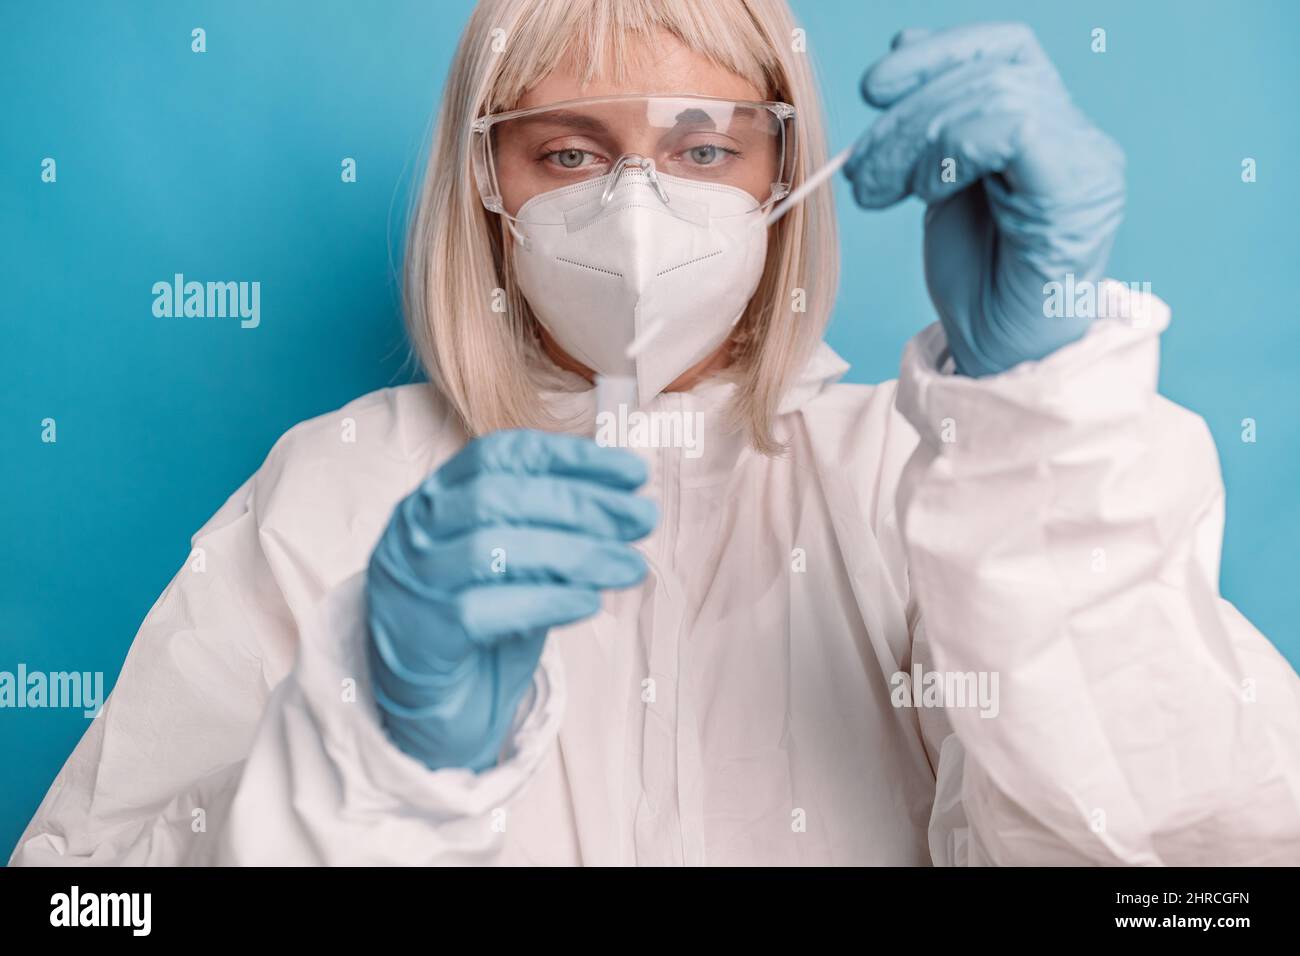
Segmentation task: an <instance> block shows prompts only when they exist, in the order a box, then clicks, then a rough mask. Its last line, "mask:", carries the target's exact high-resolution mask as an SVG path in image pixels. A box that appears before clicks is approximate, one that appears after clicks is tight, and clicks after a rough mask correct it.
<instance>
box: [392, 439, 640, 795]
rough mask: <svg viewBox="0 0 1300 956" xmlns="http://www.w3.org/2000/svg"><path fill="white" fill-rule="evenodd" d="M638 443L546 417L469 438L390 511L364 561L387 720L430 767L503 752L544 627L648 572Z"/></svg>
mask: <svg viewBox="0 0 1300 956" xmlns="http://www.w3.org/2000/svg"><path fill="white" fill-rule="evenodd" d="M645 479H646V467H645V464H644V463H643V462H642V461H641V459H639V458H638V457H637V456H636V455H634V454H632V453H631V452H629V451H626V450H623V449H618V448H604V447H601V446H599V445H597V444H596V443H595V442H593V441H591V440H590V439H584V438H576V437H574V436H571V435H557V434H548V433H546V432H540V431H509V432H497V433H494V434H491V435H487V436H484V437H482V438H478V439H475V440H473V441H471V442H469V444H467V445H466V446H465V447H464V448H463V449H462V450H461V451H460V452H459V453H458V454H457V455H456V456H455V457H453V458H452V459H451V460H449V461H448V462H447V463H446V464H444V465H443V466H442V467H441V468H439V469H438V471H437V472H435V473H434V474H433V475H432V476H431V477H430V478H428V479H427V480H426V481H425V482H424V483H423V484H421V485H420V487H419V488H417V489H416V490H415V491H414V492H413V493H412V494H411V495H410V496H409V497H407V498H406V499H405V500H404V501H402V502H401V504H399V505H398V506H397V508H396V509H395V511H394V513H393V517H392V520H391V521H390V523H389V525H388V528H387V530H386V531H385V532H384V534H383V536H382V537H381V538H380V541H379V544H378V545H377V546H376V547H375V551H374V554H373V555H372V556H371V559H370V569H369V576H368V579H367V595H368V598H369V611H368V614H369V625H370V636H369V641H368V642H367V652H368V656H369V660H370V667H371V672H372V675H373V683H374V689H375V698H376V701H377V703H378V705H379V708H380V713H381V716H382V719H383V723H384V727H385V729H386V730H387V732H388V735H389V737H390V738H391V739H392V740H393V742H394V743H396V744H397V746H398V747H399V748H401V749H402V750H403V751H404V752H405V753H407V754H409V755H411V756H412V757H415V758H416V759H418V760H420V761H422V762H423V763H424V764H425V765H426V766H428V767H429V768H430V769H434V770H436V769H438V768H440V767H468V768H470V769H472V770H476V771H481V770H485V769H487V768H488V767H491V766H493V765H494V764H495V763H496V760H497V754H498V753H499V751H500V749H501V745H502V743H503V742H504V739H505V735H506V733H507V732H508V731H509V729H510V724H511V722H512V720H513V718H514V715H515V711H516V710H517V708H518V706H519V702H520V701H521V700H522V699H523V696H524V693H525V691H527V689H528V687H529V685H530V684H531V682H532V676H533V670H534V668H535V667H536V666H537V661H538V659H539V658H540V656H541V653H542V646H543V644H544V642H545V640H546V634H547V631H548V629H549V628H552V627H557V626H559V625H562V624H568V623H571V622H573V621H577V620H580V619H582V618H584V617H588V616H590V615H592V614H594V613H595V612H596V611H597V610H598V609H599V608H600V589H601V588H625V587H630V586H631V585H634V584H636V583H637V582H639V581H641V580H642V578H644V577H645V573H646V564H645V559H644V558H643V557H642V556H641V555H640V554H639V553H638V552H637V551H636V550H635V549H633V548H632V547H631V546H630V545H629V544H628V542H630V541H634V540H636V539H638V538H641V537H644V536H645V535H646V534H648V533H649V532H650V531H651V529H653V527H654V525H655V523H656V521H657V520H658V509H657V508H656V506H655V504H654V502H653V501H651V500H650V499H648V498H644V497H640V496H637V495H634V494H633V492H634V491H635V489H636V488H638V487H640V485H641V484H642V483H643V482H644V481H645Z"/></svg>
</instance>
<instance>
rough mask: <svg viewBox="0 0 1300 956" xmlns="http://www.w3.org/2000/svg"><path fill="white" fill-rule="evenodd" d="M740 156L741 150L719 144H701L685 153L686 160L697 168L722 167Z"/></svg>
mask: <svg viewBox="0 0 1300 956" xmlns="http://www.w3.org/2000/svg"><path fill="white" fill-rule="evenodd" d="M739 155H740V151H739V150H737V149H731V148H729V147H726V146H722V145H720V144H718V143H701V144H699V145H697V146H692V147H690V148H689V149H687V150H686V152H685V157H686V160H687V161H688V162H689V163H691V164H692V165H695V166H720V165H722V164H723V163H725V162H728V161H730V160H731V159H734V158H735V157H737V156H739Z"/></svg>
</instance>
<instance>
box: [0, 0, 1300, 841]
mask: <svg viewBox="0 0 1300 956" xmlns="http://www.w3.org/2000/svg"><path fill="white" fill-rule="evenodd" d="M1082 6H1084V5H1082V4H1065V3H1059V4H1043V3H1041V2H1030V0H1022V2H1013V0H1000V2H992V0H989V2H980V3H970V2H964V3H963V2H955V0H942V2H940V0H930V2H917V0H906V2H902V0H898V2H873V3H869V4H864V3H862V2H861V0H817V2H813V0H803V2H796V3H795V7H796V12H797V14H798V15H799V16H800V17H801V19H802V21H803V24H804V26H805V27H806V29H807V31H808V40H809V49H810V52H811V53H812V55H813V56H814V57H815V58H816V60H817V62H818V65H819V72H820V75H821V77H822V81H823V89H824V92H825V95H826V97H827V110H828V113H829V116H830V121H831V122H830V128H831V131H832V143H831V146H832V148H833V149H834V148H838V147H839V146H840V145H843V144H847V143H848V142H849V141H850V140H851V139H853V138H855V137H856V136H857V134H858V133H859V132H860V131H861V130H862V129H863V128H865V126H866V125H867V124H868V122H869V121H870V119H871V118H872V117H873V116H874V115H875V114H874V113H873V112H872V111H871V110H869V109H868V108H866V107H865V106H864V105H862V103H861V102H860V100H859V99H858V95H857V84H858V79H859V76H860V75H861V72H862V70H863V69H864V68H865V67H866V66H867V65H868V64H869V63H870V62H871V61H872V60H874V59H875V58H876V57H878V56H879V55H881V54H882V53H883V52H884V50H885V49H886V47H887V44H888V41H889V38H890V37H891V36H892V35H893V33H894V32H895V31H896V30H897V29H898V28H899V27H902V26H906V25H917V26H929V27H940V26H945V25H952V24H955V23H958V22H963V21H968V20H972V19H1019V20H1024V21H1026V22H1028V23H1030V24H1031V25H1032V26H1033V27H1034V28H1035V30H1036V31H1037V32H1038V35H1039V38H1040V40H1041V41H1042V43H1043V45H1044V47H1045V48H1046V50H1047V51H1048V53H1049V55H1050V56H1051V57H1052V58H1053V59H1054V60H1055V61H1056V63H1057V65H1058V67H1059V68H1060V70H1061V73H1062V74H1063V76H1064V77H1065V80H1066V82H1067V84H1068V85H1069V86H1070V88H1071V89H1072V91H1073V93H1074V95H1075V98H1076V100H1077V101H1078V102H1079V104H1080V105H1081V106H1082V107H1083V108H1084V110H1085V111H1086V112H1088V113H1089V114H1090V115H1091V116H1092V117H1093V118H1094V119H1095V120H1096V121H1097V122H1098V124H1099V125H1101V126H1102V127H1103V128H1105V129H1106V130H1107V131H1108V132H1110V133H1111V134H1112V135H1113V136H1114V137H1115V138H1116V139H1117V140H1118V141H1119V142H1120V143H1121V144H1123V145H1124V147H1125V148H1126V150H1127V152H1128V156H1129V178H1130V202H1129V210H1128V217H1127V222H1126V224H1125V227H1124V230H1123V232H1122V233H1121V235H1120V238H1119V241H1118V244H1117V246H1116V249H1115V253H1114V256H1113V258H1112V262H1111V268H1110V270H1109V272H1110V274H1111V275H1112V276H1114V277H1116V278H1119V279H1121V280H1124V281H1149V282H1151V283H1152V285H1153V288H1154V290H1155V292H1156V293H1157V294H1158V295H1160V296H1161V297H1163V298H1164V299H1165V300H1166V301H1167V302H1169V303H1170V304H1171V305H1172V307H1173V309H1174V316H1175V321H1174V325H1173V327H1172V329H1171V331H1170V332H1169V333H1168V334H1167V335H1166V336H1165V341H1164V365H1163V370H1162V373H1161V388H1162V390H1163V391H1164V392H1165V393H1166V394H1167V395H1169V396H1170V397H1172V398H1174V399H1175V400H1177V401H1179V402H1181V403H1183V404H1185V405H1188V406H1190V407H1192V408H1194V409H1195V410H1197V411H1198V412H1200V413H1201V414H1202V415H1204V416H1205V417H1206V419H1207V420H1208V422H1209V424H1210V427H1211V428H1212V430H1213V432H1214V436H1215V438H1216V440H1217V442H1218V446H1219V452H1220V455H1221V457H1222V460H1223V469H1224V474H1225V478H1226V481H1227V485H1228V490H1229V498H1228V528H1227V536H1226V541H1225V555H1224V567H1223V591H1224V593H1225V594H1226V595H1227V596H1228V597H1229V598H1230V599H1231V600H1233V601H1234V602H1236V603H1237V604H1238V606H1240V607H1241V608H1242V609H1243V610H1244V611H1245V612H1246V614H1247V615H1248V616H1249V617H1251V618H1252V619H1253V620H1254V621H1255V622H1256V624H1258V625H1259V626H1260V628H1261V629H1262V630H1263V631H1264V632H1265V633H1266V634H1268V635H1269V636H1270V637H1271V638H1272V639H1273V641H1274V642H1275V643H1277V644H1278V645H1279V647H1281V648H1282V650H1283V651H1284V652H1285V653H1286V654H1287V655H1288V656H1289V657H1290V658H1291V660H1292V661H1293V662H1295V661H1297V660H1300V639H1298V638H1297V634H1296V629H1295V626H1294V622H1295V621H1296V620H1297V619H1298V618H1300V587H1296V586H1295V585H1294V584H1293V581H1292V578H1293V574H1294V557H1295V554H1296V549H1295V545H1294V542H1295V541H1296V540H1297V538H1300V511H1298V510H1297V507H1296V504H1295V497H1296V488H1297V486H1298V485H1300V455H1297V449H1298V447H1300V418H1298V416H1297V409H1300V402H1297V388H1296V385H1295V381H1294V372H1293V369H1294V367H1295V360H1296V355H1297V344H1298V342H1297V333H1296V320H1297V314H1296V312H1297V310H1296V299H1295V293H1294V286H1293V285H1292V283H1293V282H1294V280H1295V277H1296V276H1297V275H1298V274H1300V269H1297V265H1298V264H1300V263H1298V262H1297V248H1298V246H1297V243H1296V241H1295V231H1296V229H1297V221H1300V217H1298V216H1297V213H1298V212H1300V204H1298V203H1297V198H1298V197H1297V190H1298V189H1300V176H1298V175H1297V173H1296V171H1295V169H1294V168H1293V164H1294V162H1295V158H1296V157H1297V156H1300V135H1298V133H1297V123H1296V120H1295V117H1296V111H1295V104H1294V96H1295V92H1296V90H1297V88H1300V85H1298V84H1297V82H1296V80H1297V76H1296V72H1297V66H1296V62H1297V60H1296V56H1295V49H1294V46H1295V38H1296V36H1297V35H1300V4H1295V3H1293V2H1289V0H1276V2H1253V3H1250V4H1233V3H1208V2H1200V3H1198V2H1187V0H1177V2H1175V0H1166V2H1145V3H1140V4H1137V3H1133V2H1131V0H1116V2H1094V3H1090V4H1087V5H1086V6H1087V7H1088V10H1087V11H1086V12H1085V11H1083V10H1081V9H1076V8H1077V7H1082ZM469 8H470V4H469V3H468V2H438V3H431V2H428V0H401V2H398V0H386V2H384V3H378V4H362V3H354V2H340V0H332V2H312V3H307V2H300V3H288V2H282V3H264V2H251V0H246V2H229V0H226V2H222V3H219V4H218V3H183V2H181V3H178V2H160V0H159V2H131V3H100V4H95V3H66V2H50V0H43V2H40V3H17V2H6V3H4V5H3V8H2V9H0V90H3V91H4V92H3V96H4V106H3V114H2V115H0V227H2V228H0V243H2V245H0V283H2V284H0V301H2V302H3V312H2V313H0V314H2V316H3V325H2V326H0V336H2V338H0V670H9V671H13V670H14V669H16V667H17V665H18V663H19V662H24V663H26V665H27V666H28V668H29V669H34V670H74V669H75V670H102V671H104V672H105V673H106V677H107V680H108V682H109V683H111V681H112V678H113V675H115V674H116V673H117V670H118V668H119V667H120V666H121V662H122V660H123V658H124V656H125V654H126V650H127V647H128V646H129V644H130V641H131V639H132V636H133V635H134V633H135V630H136V628H137V627H138V625H139V623H140V621H141V620H142V619H143V618H144V616H145V614H146V613H147V611H148V610H149V607H150V606H151V604H152V603H153V601H154V599H155V598H156V597H157V595H158V594H159V593H161V591H162V589H163V587H164V586H165V585H166V583H167V581H168V580H169V579H170V578H171V576H172V575H173V574H174V573H175V572H176V571H177V569H178V568H179V567H180V566H181V564H182V562H183V561H184V560H185V557H186V555H187V553H188V550H189V536H190V535H191V534H192V533H193V532H194V531H195V530H196V529H197V528H198V527H199V526H200V525H201V524H202V523H203V522H204V521H205V520H206V519H207V518H208V517H209V515H211V514H212V512H213V511H215V510H216V508H217V507H218V506H219V505H220V504H221V503H222V502H223V501H224V500H225V498H226V497H227V496H228V495H229V494H230V493H231V492H232V491H234V489H235V488H236V487H238V485H239V484H240V483H241V482H242V481H243V480H244V479H245V478H246V477H247V476H248V475H249V474H250V473H251V472H252V471H253V470H254V469H255V468H257V466H258V465H259V464H260V462H261V461H262V459H263V457H264V456H265V454H266V452H267V451H268V449H269V448H270V446H271V444H272V443H273V442H274V441H275V439H276V438H277V437H278V436H279V435H280V434H281V433H282V432H284V431H285V429H287V428H289V427H290V426H291V425H293V424H294V423H295V422H298V421H300V420H302V419H304V418H307V417H310V416H313V415H317V414H320V413H322V412H325V411H328V410H330V409H333V408H336V407H337V406H339V405H341V404H343V403H344V402H346V401H348V400H349V399H351V398H353V397H355V396H357V395H360V394H362V393H364V392H367V391H370V390H372V389H375V388H379V387H382V386H385V385H389V384H394V383H398V382H402V381H406V380H409V377H410V367H409V366H405V367H404V361H405V358H406V350H405V346H404V341H403V336H402V330H401V324H400V320H399V315H398V305H397V303H398V296H397V288H398V287H397V281H396V280H397V266H398V264H399V263H400V247H401V233H402V224H403V219H404V213H405V209H406V201H407V191H408V189H409V188H410V186H411V184H412V182H413V180H414V179H415V178H416V177H417V176H418V174H419V170H420V164H419V162H418V153H419V150H420V147H421V144H422V142H423V141H424V138H425V136H426V134H427V130H428V127H429V124H430V117H431V113H432V110H433V108H434V107H435V104H436V102H437V96H438V92H439V89H440V86H441V83H442V77H443V73H444V71H445V70H446V67H447V64H448V62H449V59H450V56H451V53H452V50H453V48H454V45H455V42H456V38H457V35H458V33H459V30H460V28H461V26H462V24H463V23H464V21H465V19H466V17H467V16H468V11H469ZM196 26H202V27H204V28H205V29H206V30H207V43H208V50H207V52H206V53H204V54H202V55H198V54H194V53H192V52H191V51H190V30H191V28H193V27H196ZM1094 27H1103V28H1105V29H1106V31H1107V45H1108V50H1107V52H1106V53H1104V54H1095V53H1093V52H1091V50H1090V40H1091V38H1090V33H1091V30H1092V29H1093V28H1094ZM46 156H50V157H54V158H55V159H56V160H57V162H58V182H57V184H54V185H49V184H45V183H42V182H41V181H40V164H41V161H42V159H43V158H44V157H46ZM345 156H351V157H354V158H355V159H356V160H357V164H358V181H357V182H356V183H354V184H344V183H342V182H341V181H340V177H339V172H340V166H339V164H340V161H341V159H342V158H343V157H345ZM1246 156H1250V157H1254V158H1255V159H1256V160H1257V161H1258V177H1259V178H1258V182H1256V183H1254V184H1249V185H1247V184H1243V183H1242V182H1241V178H1240V172H1241V160H1242V158H1243V157H1246ZM835 189H836V192H837V197H838V201H839V204H840V206H841V209H842V220H841V228H842V236H843V250H844V260H845V274H844V279H843V282H842V286H841V293H840V299H839V305H838V308H837V310H836V313H835V318H834V322H833V324H832V326H831V331H830V341H831V344H832V345H833V346H834V347H835V348H836V349H837V350H839V351H840V353H841V354H842V355H844V356H845V357H846V358H847V359H849V360H850V361H851V362H852V363H853V371H852V373H851V376H850V377H851V379H852V380H854V381H861V382H869V381H878V380H880V379H884V378H890V377H893V376H894V375H895V374H896V372H897V367H898V360H899V355H900V352H901V349H902V346H903V343H904V342H905V340H906V339H907V338H908V337H910V336H911V335H912V334H913V333H914V332H915V331H916V330H917V329H918V328H920V327H921V326H922V325H924V324H927V323H928V322H930V321H931V307H930V304H929V302H928V300H927V298H926V293H925V289H924V285H923V281H922V275H921V256H920V243H921V209H920V207H919V206H918V205H916V204H915V203H908V204H906V205H904V206H902V207H899V208H896V209H893V210H890V211H888V212H885V213H875V214H867V213H863V212H860V211H858V210H857V209H855V208H854V207H853V206H852V203H851V201H850V199H849V197H848V194H847V191H846V189H845V187H844V185H843V183H842V182H841V181H839V180H838V179H837V180H836V185H835ZM175 272H183V273H185V274H186V275H187V276H188V277H191V278H194V279H198V280H202V281H206V280H248V281H251V280H259V281H260V282H261V283H262V322H261V326H260V328H257V329H250V330H243V329H240V328H239V325H238V322H237V321H235V320H197V319H189V320H185V319H179V320H178V319H157V318H154V316H153V315H152V311H151V308H152V303H153V297H152V294H151V292H150V287H151V286H152V284H153V283H154V282H155V281H158V280H166V281H170V278H171V276H172V274H173V273H175ZM47 416H50V417H53V418H55V419H57V422H58V443H57V444H54V445H48V444H43V443H42V442H41V441H40V422H41V420H42V419H43V418H45V417H47ZM1247 416H1249V417H1253V418H1255V419H1256V420H1257V421H1258V429H1259V431H1258V442H1257V443H1255V444H1244V443H1243V442H1242V441H1241V437H1240V422H1241V419H1242V418H1245V417H1247ZM86 726H87V722H86V721H85V719H84V718H82V717H81V715H80V711H79V710H76V711H74V710H44V711H31V710H24V711H12V710H9V711H0V757H2V759H0V772H2V773H3V776H4V780H5V784H4V786H3V787H0V852H3V853H4V854H5V855H6V856H7V854H8V851H9V848H10V847H11V846H12V845H13V843H14V842H15V841H16V840H17V837H18V835H19V833H20V832H21V830H22V828H23V826H24V825H25V823H26V821H27V819H28V818H29V816H30V815H31V813H32V812H33V811H34V809H35V807H36V804H37V803H38V802H39V800H40V797H41V796H42V794H43V793H44V791H45V789H46V788H47V786H48V785H49V782H50V780H51V779H52V778H53V776H54V774H55V773H56V772H57V770H58V768H59V766H60V765H61V763H62V762H63V760H64V759H65V757H66V756H67V754H68V752H69V751H70V750H71V748H72V747H73V745H74V744H75V743H76V741H77V739H78V738H79V737H80V735H81V734H82V733H83V732H84V731H85V729H86Z"/></svg>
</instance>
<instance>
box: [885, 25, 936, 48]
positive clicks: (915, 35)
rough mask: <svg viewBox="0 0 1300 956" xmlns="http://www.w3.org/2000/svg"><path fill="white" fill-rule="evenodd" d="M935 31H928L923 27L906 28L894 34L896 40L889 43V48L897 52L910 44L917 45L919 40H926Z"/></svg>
mask: <svg viewBox="0 0 1300 956" xmlns="http://www.w3.org/2000/svg"><path fill="white" fill-rule="evenodd" d="M931 33H933V31H931V30H926V29H924V28H923V27H904V28H903V29H901V30H899V31H898V32H897V33H895V34H894V39H892V40H890V41H889V48H890V49H891V50H897V49H898V48H899V47H904V46H907V44H909V43H915V42H917V41H918V40H924V39H925V38H926V37H928V36H930V35H931Z"/></svg>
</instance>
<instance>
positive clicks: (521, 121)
mask: <svg viewBox="0 0 1300 956" xmlns="http://www.w3.org/2000/svg"><path fill="white" fill-rule="evenodd" d="M472 133H473V151H474V177H475V180H476V181H477V183H478V190H479V195H480V196H481V197H482V199H483V205H484V206H486V207H487V208H488V209H489V210H491V211H492V212H497V213H501V214H502V215H505V216H507V217H509V218H510V219H512V220H514V221H516V222H525V223H526V222H536V223H546V224H554V223H551V222H549V221H548V220H550V219H553V218H555V217H556V213H555V212H554V211H548V207H547V206H546V205H545V204H533V205H532V206H530V205H529V203H530V200H532V199H535V198H536V197H538V196H542V195H545V194H547V193H552V192H554V191H556V190H560V189H565V188H566V187H574V188H575V189H581V190H582V191H583V192H584V193H585V192H586V191H587V189H586V188H584V187H588V186H590V187H591V190H592V191H593V192H595V186H593V185H592V182H593V181H594V180H599V181H603V182H604V184H605V186H604V189H603V190H601V191H600V199H601V201H602V202H608V201H609V200H610V198H611V196H612V194H613V191H614V189H615V187H616V186H617V184H618V181H619V178H620V176H621V175H622V173H623V172H624V171H626V170H640V172H641V176H639V177H637V179H638V181H639V180H640V179H641V178H642V177H644V180H645V181H647V182H648V183H649V185H651V186H652V187H653V188H654V190H655V191H656V193H657V194H658V196H659V199H660V200H661V201H663V202H665V203H667V204H668V205H669V206H671V204H672V197H671V189H670V188H665V187H666V184H667V183H671V179H669V180H667V182H666V183H661V182H660V180H659V176H660V174H663V175H665V176H667V177H676V178H679V179H683V180H688V181H691V182H697V183H711V184H716V185H720V186H730V187H733V188H735V189H740V190H743V191H744V192H747V193H749V194H750V195H751V196H753V197H754V199H755V200H756V201H757V203H758V205H759V208H766V207H767V206H768V205H770V204H771V203H773V202H776V201H778V200H780V199H781V198H783V197H784V196H785V195H786V194H787V193H789V191H790V180H791V178H792V174H793V166H794V154H795V150H794V107H793V106H790V105H789V104H788V103H775V102H745V101H739V100H727V99H718V98H715V97H711V96H640V95H628V96H602V97H593V98H589V99H580V100H567V101H565V102H561V103H552V104H549V105H547V106H540V107H535V108H532V109H524V110H512V111H510V112H507V113H495V114H492V115H490V116H483V117H480V118H479V119H477V120H475V121H474V124H473V127H472ZM551 208H552V210H553V207H551Z"/></svg>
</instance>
